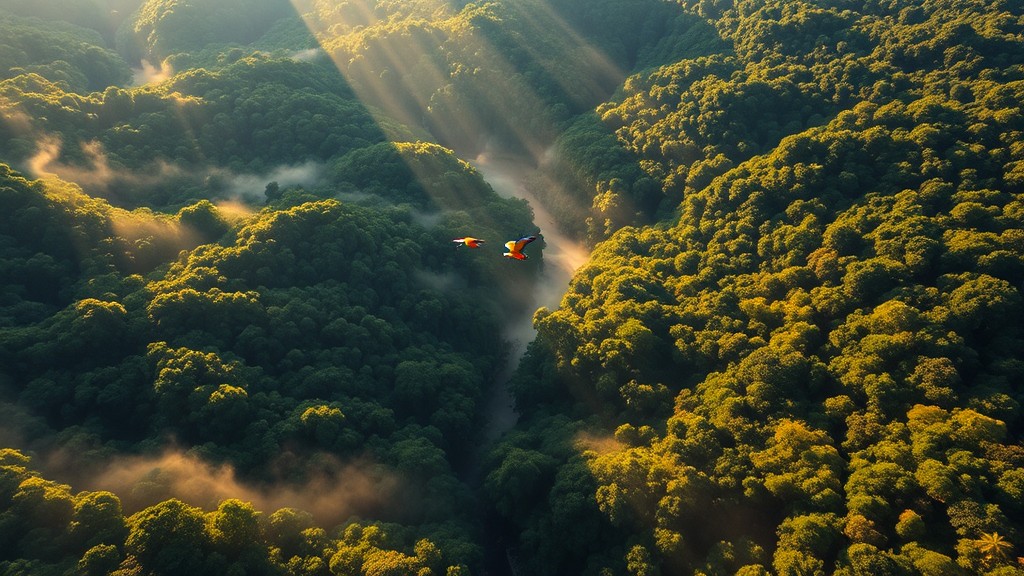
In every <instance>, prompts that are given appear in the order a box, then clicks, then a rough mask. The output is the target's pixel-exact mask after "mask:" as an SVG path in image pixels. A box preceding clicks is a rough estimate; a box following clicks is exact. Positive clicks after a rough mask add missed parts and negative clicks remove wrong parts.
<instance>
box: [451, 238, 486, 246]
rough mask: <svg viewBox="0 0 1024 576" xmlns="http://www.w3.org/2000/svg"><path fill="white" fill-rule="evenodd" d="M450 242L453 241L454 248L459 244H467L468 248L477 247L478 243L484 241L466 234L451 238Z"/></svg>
mask: <svg viewBox="0 0 1024 576" xmlns="http://www.w3.org/2000/svg"><path fill="white" fill-rule="evenodd" d="M452 242H455V247H456V248H458V247H460V246H469V247H470V248H479V247H480V245H481V244H483V243H484V240H481V239H479V238H473V237H472V236H466V237H464V238H456V239H455V240H452Z"/></svg>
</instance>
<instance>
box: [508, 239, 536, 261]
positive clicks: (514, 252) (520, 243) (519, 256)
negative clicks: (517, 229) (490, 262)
mask: <svg viewBox="0 0 1024 576" xmlns="http://www.w3.org/2000/svg"><path fill="white" fill-rule="evenodd" d="M536 239H537V237H536V236H524V237H522V238H520V239H519V240H509V241H508V242H505V248H506V249H508V252H505V254H504V256H506V257H508V258H515V259H516V260H526V254H523V248H524V247H526V245H527V244H529V243H530V242H533V241H534V240H536Z"/></svg>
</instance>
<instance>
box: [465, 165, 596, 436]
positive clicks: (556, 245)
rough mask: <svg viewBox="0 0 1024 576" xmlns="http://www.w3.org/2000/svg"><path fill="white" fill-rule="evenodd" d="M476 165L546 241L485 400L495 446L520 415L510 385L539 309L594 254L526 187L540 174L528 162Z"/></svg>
mask: <svg viewBox="0 0 1024 576" xmlns="http://www.w3.org/2000/svg"><path fill="white" fill-rule="evenodd" d="M472 164H473V166H474V167H475V168H476V169H477V170H478V171H480V173H481V174H482V175H483V177H484V180H486V181H487V183H488V184H490V185H491V187H492V188H493V189H494V191H495V192H497V193H498V194H499V195H501V196H504V197H506V198H511V197H515V198H522V199H524V200H526V201H527V202H529V203H530V207H531V208H532V209H533V221H534V223H535V224H536V225H537V227H538V229H539V233H540V235H541V236H542V237H543V239H544V243H545V247H544V266H543V268H542V269H541V273H540V276H539V278H538V279H537V284H536V286H534V288H533V290H532V291H531V292H530V294H531V297H532V300H531V302H529V305H528V306H526V307H525V308H524V311H523V313H522V314H521V315H520V316H519V317H518V318H516V319H514V320H513V321H512V322H510V323H509V324H508V325H506V326H505V333H504V337H505V339H507V340H508V341H509V342H510V343H511V344H512V349H511V351H510V353H509V358H508V363H507V364H506V366H505V369H504V370H502V372H501V374H500V375H499V377H498V378H497V381H496V382H495V383H494V385H493V386H492V387H491V391H490V394H489V396H488V398H487V408H486V414H487V415H488V417H487V422H486V425H485V427H484V437H485V439H486V441H487V442H492V441H494V440H496V439H497V438H499V437H500V436H501V435H502V434H504V433H505V432H507V431H508V430H510V429H511V428H512V427H513V426H514V425H515V423H516V419H517V417H518V415H517V414H516V413H515V407H514V405H513V400H512V396H511V394H510V393H509V391H508V388H507V387H506V384H507V382H508V379H509V378H510V377H511V376H512V373H513V372H514V371H515V369H516V367H517V366H518V365H519V360H520V359H521V358H522V357H523V354H524V353H525V352H526V346H527V345H528V344H529V343H530V342H531V341H533V338H534V337H535V336H536V331H535V330H534V328H533V313H534V311H536V310H537V309H538V308H540V307H541V306H546V307H548V308H550V309H555V308H557V307H558V305H559V303H560V302H561V301H562V296H563V295H564V294H565V291H566V288H568V286H569V281H570V280H571V279H572V276H573V274H574V273H575V272H576V270H577V269H578V268H579V267H580V266H582V265H583V264H584V263H585V262H586V261H587V259H589V258H590V250H588V249H587V247H586V246H584V244H583V243H582V242H579V241H577V240H575V239H573V238H572V237H570V236H569V235H568V234H566V233H565V231H564V230H562V228H561V226H559V225H558V222H557V221H555V219H554V218H553V217H552V216H551V214H550V213H549V212H548V211H547V209H545V208H544V205H543V204H541V203H540V202H539V201H538V200H537V198H536V197H535V196H534V195H533V193H531V192H530V191H529V190H528V189H527V188H526V186H525V185H524V182H525V181H526V180H527V179H528V177H529V176H531V175H532V174H533V173H534V172H535V171H536V168H535V167H534V165H533V164H531V163H530V162H529V161H528V160H526V159H524V158H521V157H517V156H503V155H496V154H491V153H483V154H480V155H479V156H477V157H476V158H475V159H474V160H473V161H472Z"/></svg>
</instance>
